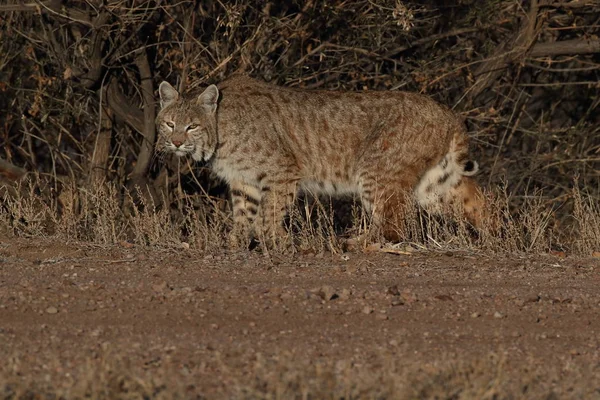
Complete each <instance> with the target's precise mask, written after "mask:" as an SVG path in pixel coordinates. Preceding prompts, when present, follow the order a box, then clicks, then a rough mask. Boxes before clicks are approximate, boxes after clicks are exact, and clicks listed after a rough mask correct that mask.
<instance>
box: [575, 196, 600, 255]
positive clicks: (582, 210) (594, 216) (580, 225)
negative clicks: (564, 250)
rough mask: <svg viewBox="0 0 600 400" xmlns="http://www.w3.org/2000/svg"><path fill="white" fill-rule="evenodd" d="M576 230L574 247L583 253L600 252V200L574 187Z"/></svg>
mask: <svg viewBox="0 0 600 400" xmlns="http://www.w3.org/2000/svg"><path fill="white" fill-rule="evenodd" d="M573 198H574V207H573V208H574V215H573V217H574V218H575V221H576V227H577V228H576V230H575V232H573V242H574V249H575V250H576V251H577V252H578V253H579V254H582V255H588V256H589V255H592V254H594V253H596V254H598V252H600V201H598V199H597V198H595V197H594V196H592V195H591V194H589V193H588V194H582V193H581V191H580V190H579V189H578V188H577V186H575V187H574V189H573Z"/></svg>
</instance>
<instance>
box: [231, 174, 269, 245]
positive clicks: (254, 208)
mask: <svg viewBox="0 0 600 400" xmlns="http://www.w3.org/2000/svg"><path fill="white" fill-rule="evenodd" d="M230 191H231V205H232V209H233V229H232V231H231V233H230V240H231V241H232V242H233V243H238V244H239V243H244V242H245V241H247V240H250V239H252V238H253V237H254V235H255V234H256V232H255V220H256V215H257V214H258V209H259V207H260V203H261V197H262V196H261V192H260V189H259V188H257V187H256V186H252V185H248V184H246V183H243V182H241V181H233V182H231V184H230Z"/></svg>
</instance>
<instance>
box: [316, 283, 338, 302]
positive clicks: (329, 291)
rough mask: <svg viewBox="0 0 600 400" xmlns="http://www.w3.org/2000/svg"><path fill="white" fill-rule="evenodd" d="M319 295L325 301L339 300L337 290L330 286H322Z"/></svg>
mask: <svg viewBox="0 0 600 400" xmlns="http://www.w3.org/2000/svg"><path fill="white" fill-rule="evenodd" d="M318 294H319V296H320V297H321V298H322V299H323V300H325V301H329V300H333V299H336V298H338V295H337V294H336V293H335V289H334V288H333V287H332V286H330V285H324V286H321V289H319V292H318Z"/></svg>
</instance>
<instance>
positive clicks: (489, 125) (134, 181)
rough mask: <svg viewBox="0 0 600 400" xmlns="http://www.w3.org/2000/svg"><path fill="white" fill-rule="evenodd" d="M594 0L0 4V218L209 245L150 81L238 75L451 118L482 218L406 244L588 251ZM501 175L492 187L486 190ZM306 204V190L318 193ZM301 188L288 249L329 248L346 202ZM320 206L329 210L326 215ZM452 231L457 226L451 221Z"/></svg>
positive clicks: (415, 226) (214, 209)
mask: <svg viewBox="0 0 600 400" xmlns="http://www.w3.org/2000/svg"><path fill="white" fill-rule="evenodd" d="M599 19H600V6H599V5H598V4H597V2H595V1H558V0H556V1H552V0H538V1H532V2H530V3H529V4H527V5H525V6H524V5H522V3H521V2H517V1H505V0H499V1H470V0H456V1H446V2H429V1H424V2H414V3H413V2H400V1H393V0H392V1H389V0H383V1H381V0H377V1H365V0H353V1H333V2H330V1H311V0H309V1H298V2H296V1H294V2H269V1H255V0H236V1H229V2H222V1H202V2H196V1H180V2H176V3H172V4H167V3H164V2H157V1H125V0H117V1H107V2H103V3H100V2H98V3H96V2H92V1H85V0H76V1H60V0H50V1H42V2H32V3H23V2H20V1H12V0H9V1H8V2H4V4H3V5H0V55H1V56H0V109H1V110H2V112H1V113H0V129H1V137H2V149H1V150H2V153H1V154H0V170H1V171H2V178H3V183H4V185H5V186H4V189H3V191H2V196H3V207H2V211H1V218H2V221H1V222H2V225H3V229H4V230H5V231H7V232H11V233H14V234H18V235H31V236H37V235H60V236H61V237H65V238H68V239H77V240H91V241H95V242H100V243H112V242H118V241H123V240H129V241H133V242H135V243H140V244H148V245H167V246H171V245H173V246H180V245H181V243H187V244H189V245H190V246H193V247H196V248H199V249H202V250H209V249H211V248H219V247H222V246H223V245H225V244H226V241H225V238H226V230H227V225H228V224H229V221H228V217H227V208H228V205H227V204H226V201H225V200H224V199H225V198H226V196H225V191H226V189H225V188H224V187H223V185H221V184H219V183H218V182H215V181H214V180H212V179H211V177H210V175H209V173H208V172H207V171H206V170H204V169H202V167H201V166H196V165H190V163H189V162H186V161H182V160H177V159H174V158H167V159H163V160H157V159H156V158H155V157H154V156H153V151H152V149H153V143H154V140H155V128H154V123H153V121H154V117H155V114H156V104H155V96H154V93H155V89H156V85H157V83H158V82H160V81H161V80H164V79H166V80H169V81H171V82H173V83H177V84H178V87H179V89H180V90H183V91H185V90H194V89H198V88H200V87H201V86H203V85H205V84H208V83H213V82H218V81H220V80H222V79H223V78H225V77H227V76H229V75H231V74H232V73H234V72H243V73H247V74H250V75H252V76H256V77H259V78H261V79H264V80H267V81H271V82H275V83H277V84H280V85H287V86H293V87H304V88H320V89H344V90H396V89H401V90H409V91H417V92H421V93H425V94H427V95H430V96H432V97H434V98H435V99H436V100H438V101H440V102H442V103H444V104H447V105H449V106H451V107H453V108H454V109H455V110H456V111H457V112H459V113H461V114H462V115H463V116H464V117H465V120H466V123H467V125H468V127H469V130H470V133H471V134H472V136H473V138H474V143H475V145H474V149H473V151H474V153H475V154H477V156H478V158H479V159H480V164H481V165H482V167H483V168H482V169H483V171H482V173H481V175H480V180H481V181H482V183H484V184H485V185H487V186H488V188H490V191H491V192H494V200H493V207H492V209H493V211H494V213H495V218H496V220H497V221H500V222H501V223H502V225H503V229H502V232H501V235H500V236H498V235H495V234H494V235H493V234H491V233H490V232H480V235H479V236H478V237H477V238H473V235H472V234H471V233H470V232H469V231H468V228H467V227H465V226H462V225H461V224H460V223H459V224H458V226H457V225H456V224H454V225H449V224H447V223H441V224H440V223H438V221H427V223H424V219H425V217H423V216H420V215H418V214H415V215H413V216H412V217H411V218H409V226H410V227H411V228H410V232H409V233H408V235H407V241H410V242H413V243H418V244H419V245H425V246H428V247H433V248H436V247H440V248H448V247H450V248H453V247H457V248H458V247H465V246H467V247H469V248H473V249H483V250H492V251H507V252H514V251H533V252H540V251H541V252H544V251H548V250H566V251H571V252H575V253H580V254H588V255H589V254H590V253H591V252H593V251H598V250H599V249H600V233H599V232H598V226H600V223H599V222H600V216H599V209H598V200H599V199H600V180H599V175H598V172H599V170H600V123H599V121H598V115H599V114H598V112H597V107H598V104H599V103H600V97H599V96H598V77H599V73H600V72H599V71H600V63H599V61H600V60H599V59H598V57H599V56H598V54H599V53H600V41H599V40H598V30H599V29H598V26H599V25H598V23H599ZM498 187H500V188H501V189H498ZM323 204H324V205H325V206H323ZM329 204H330V200H329V199H321V202H320V203H319V202H316V203H315V202H313V201H309V202H307V203H303V204H301V205H300V207H299V211H298V214H299V215H300V218H292V221H293V222H292V225H294V227H293V228H292V229H291V231H292V232H295V234H294V235H293V237H290V241H294V243H295V244H296V247H297V248H300V249H302V248H317V249H324V248H327V249H332V250H334V251H339V250H340V249H341V248H342V247H343V246H342V244H341V243H340V242H339V239H338V238H337V237H336V235H335V233H338V234H339V233H343V232H344V230H345V228H347V227H348V226H351V225H352V224H349V223H348V219H353V220H354V222H355V223H354V226H355V230H356V229H358V228H356V227H357V226H361V224H360V223H358V224H357V223H356V221H360V219H361V216H360V212H359V211H358V210H356V209H355V207H353V205H352V201H350V202H349V203H348V204H345V205H342V206H337V205H335V204H334V207H333V208H334V209H345V210H346V211H347V212H346V214H347V215H346V216H343V217H342V218H341V220H340V218H339V217H338V216H337V215H336V216H335V218H334V216H332V215H331V211H330V207H329ZM338 214H339V213H338ZM457 233H458V234H457Z"/></svg>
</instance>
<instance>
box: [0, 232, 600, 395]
mask: <svg viewBox="0 0 600 400" xmlns="http://www.w3.org/2000/svg"><path fill="white" fill-rule="evenodd" d="M599 271H600V260H599V259H593V258H590V259H575V258H569V257H567V258H558V257H553V256H512V257H503V256H498V257H493V256H485V255H474V254H462V253H435V252H420V251H417V252H414V253H411V254H383V253H368V254H359V253H346V254H329V253H326V254H297V255H277V256H273V257H272V258H269V257H267V256H265V255H262V254H259V253H257V252H227V251H223V252H222V253H220V254H210V255H206V254H200V255H199V254H198V253H195V252H193V251H191V250H187V249H184V248H182V249H153V248H144V247H138V246H130V245H127V244H121V245H115V246H112V247H107V246H95V245H91V244H82V243H64V242H58V241H51V240H44V239H15V238H0V360H3V361H2V362H1V363H0V364H1V365H0V398H51V397H52V398H55V397H56V396H62V397H64V398H81V397H88V398H282V399H285V398H314V399H319V398H345V399H348V398H433V397H436V396H437V398H474V399H475V398H548V399H550V398H600V378H599V377H600V348H599V346H600V318H598V317H599V315H600V313H599V307H600V290H599V287H600V273H599Z"/></svg>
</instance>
